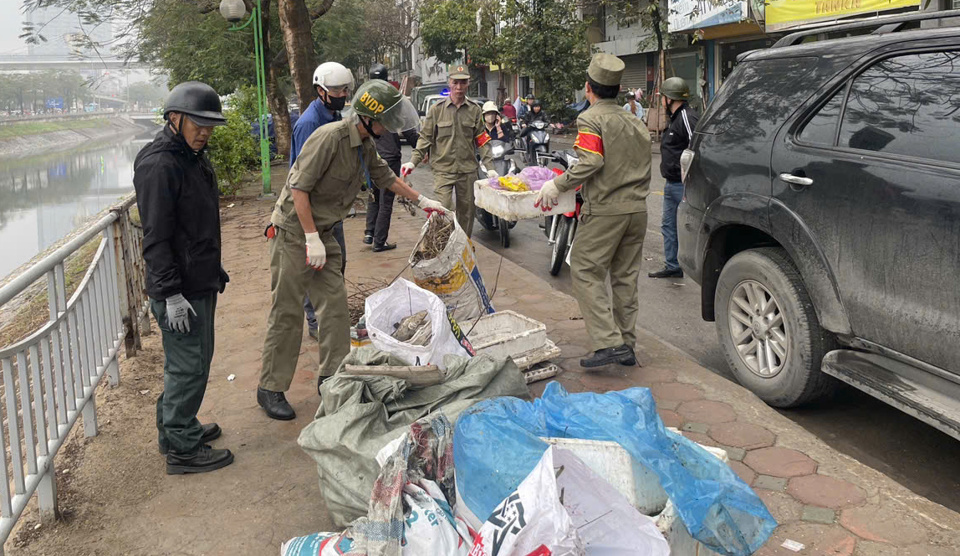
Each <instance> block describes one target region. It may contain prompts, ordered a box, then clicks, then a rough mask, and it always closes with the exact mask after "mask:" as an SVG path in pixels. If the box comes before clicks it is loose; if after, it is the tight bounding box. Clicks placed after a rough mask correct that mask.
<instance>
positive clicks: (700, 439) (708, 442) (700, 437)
mask: <svg viewBox="0 0 960 556" xmlns="http://www.w3.org/2000/svg"><path fill="white" fill-rule="evenodd" d="M683 436H685V437H687V438H689V439H690V440H693V441H694V442H696V443H697V444H703V445H704V446H713V439H712V438H710V437H709V436H707V435H705V434H703V433H699V432H691V431H683Z"/></svg>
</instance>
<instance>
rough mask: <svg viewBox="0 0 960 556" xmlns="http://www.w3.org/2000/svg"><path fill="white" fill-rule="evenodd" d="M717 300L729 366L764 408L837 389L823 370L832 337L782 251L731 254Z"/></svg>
mask: <svg viewBox="0 0 960 556" xmlns="http://www.w3.org/2000/svg"><path fill="white" fill-rule="evenodd" d="M751 292H752V295H751ZM731 299H733V301H731ZM714 300H715V303H716V305H715V307H716V327H717V335H718V337H719V340H720V347H721V349H722V350H723V354H724V356H725V357H726V359H727V363H728V364H729V366H730V369H731V370H732V371H733V374H734V376H735V377H736V379H737V381H738V382H739V383H740V384H742V385H743V386H744V387H746V388H747V389H749V390H750V391H752V392H753V393H754V394H756V395H757V396H758V397H760V399H762V400H763V401H764V402H766V403H767V404H769V405H771V406H774V407H784V408H786V407H795V406H799V405H803V404H806V403H809V402H812V401H814V400H817V399H822V398H824V397H826V396H827V395H829V394H830V393H831V392H832V391H833V390H834V389H835V388H836V381H835V380H834V379H833V378H832V377H830V376H829V375H827V374H825V373H823V372H822V371H821V370H820V364H821V362H822V361H823V356H824V355H826V354H827V352H829V351H830V350H832V349H836V339H835V338H834V337H833V335H832V334H830V333H829V332H827V331H826V330H824V329H823V328H822V327H821V326H820V321H819V319H818V318H817V312H816V310H815V308H814V306H813V302H812V301H811V300H810V296H809V295H808V294H807V290H806V288H805V287H804V284H803V279H802V278H801V277H800V272H799V271H798V270H797V267H796V265H794V264H793V262H792V261H791V260H790V258H789V257H788V256H787V254H786V252H785V251H784V250H783V249H781V248H772V247H771V248H761V249H751V250H747V251H743V252H740V253H737V254H736V255H734V256H733V257H732V258H731V259H730V260H729V261H727V263H726V264H725V265H724V267H723V269H722V271H721V272H720V279H719V280H718V282H717V290H716V295H715V298H714ZM771 301H772V302H771ZM751 308H752V312H751V311H748V310H747V309H751ZM748 322H749V323H750V324H749V325H748V324H747V323H748ZM738 346H739V347H738ZM751 350H752V352H751Z"/></svg>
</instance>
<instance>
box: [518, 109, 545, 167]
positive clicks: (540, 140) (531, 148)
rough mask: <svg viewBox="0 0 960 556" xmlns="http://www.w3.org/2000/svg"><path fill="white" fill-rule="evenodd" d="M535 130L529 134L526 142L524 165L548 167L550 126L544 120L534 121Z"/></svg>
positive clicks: (532, 126)
mask: <svg viewBox="0 0 960 556" xmlns="http://www.w3.org/2000/svg"><path fill="white" fill-rule="evenodd" d="M528 127H531V128H533V129H531V130H530V133H528V134H527V137H526V139H525V141H524V163H525V164H527V165H528V166H533V165H535V164H536V165H538V166H546V163H547V162H549V161H550V158H551V157H550V155H549V154H548V153H549V152H550V133H549V131H548V129H549V127H550V124H548V123H547V122H545V121H543V120H534V121H532V122H530V125H529V126H528Z"/></svg>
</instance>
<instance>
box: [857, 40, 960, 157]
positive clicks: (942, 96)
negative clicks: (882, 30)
mask: <svg viewBox="0 0 960 556" xmlns="http://www.w3.org/2000/svg"><path fill="white" fill-rule="evenodd" d="M958 135H960V51H950V52H924V53H918V54H907V55H903V56H896V57H894V58H888V59H886V60H883V61H881V62H878V63H876V64H874V65H873V66H871V67H870V68H868V69H867V70H866V71H864V72H863V73H861V74H860V75H859V76H857V78H856V79H855V80H854V81H853V85H852V86H851V88H850V95H849V97H848V99H847V106H846V109H845V110H844V112H843V122H842V124H841V126H840V141H839V145H840V146H841V147H850V148H853V149H860V150H867V151H875V152H883V153H891V154H901V155H907V156H915V157H920V158H929V159H934V160H941V161H945V162H954V163H958V164H960V148H957V143H956V137H957V136H958Z"/></svg>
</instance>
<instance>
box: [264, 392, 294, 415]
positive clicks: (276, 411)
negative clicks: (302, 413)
mask: <svg viewBox="0 0 960 556" xmlns="http://www.w3.org/2000/svg"><path fill="white" fill-rule="evenodd" d="M257 403H258V404H260V407H262V408H263V410H264V411H266V412H267V417H269V418H271V419H277V420H279V421H289V420H291V419H295V418H296V417H297V413H296V412H295V411H294V410H293V408H292V407H290V404H289V403H287V397H286V396H284V395H283V392H271V391H270V390H264V389H263V388H257Z"/></svg>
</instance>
